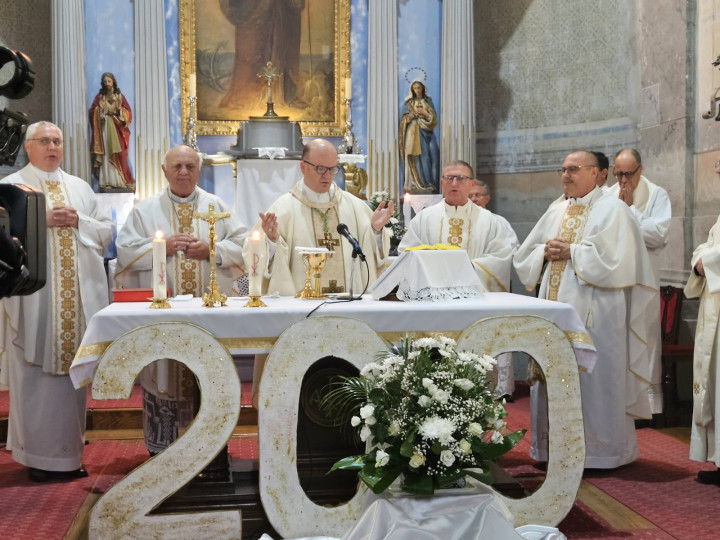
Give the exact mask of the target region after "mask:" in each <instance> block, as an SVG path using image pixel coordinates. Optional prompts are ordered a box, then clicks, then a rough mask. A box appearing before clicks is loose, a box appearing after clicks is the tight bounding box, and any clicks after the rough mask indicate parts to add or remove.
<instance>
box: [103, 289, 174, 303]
mask: <svg viewBox="0 0 720 540" xmlns="http://www.w3.org/2000/svg"><path fill="white" fill-rule="evenodd" d="M112 293H113V302H148V301H150V300H152V295H153V290H152V289H113V291H112ZM167 297H168V298H170V297H172V289H171V288H170V287H168V290H167Z"/></svg>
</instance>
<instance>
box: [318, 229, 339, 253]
mask: <svg viewBox="0 0 720 540" xmlns="http://www.w3.org/2000/svg"><path fill="white" fill-rule="evenodd" d="M317 243H318V245H321V246H322V245H324V246H325V247H326V248H327V249H328V251H333V252H334V251H335V248H334V247H333V246H337V245H338V244H340V240H338V239H337V238H333V237H332V235H331V234H330V233H329V232H327V231H325V234H324V238H318V239H317Z"/></svg>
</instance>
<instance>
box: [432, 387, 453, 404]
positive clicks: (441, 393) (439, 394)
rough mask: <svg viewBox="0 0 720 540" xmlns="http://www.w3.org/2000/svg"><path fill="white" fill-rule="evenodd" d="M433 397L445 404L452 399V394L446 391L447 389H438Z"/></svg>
mask: <svg viewBox="0 0 720 540" xmlns="http://www.w3.org/2000/svg"><path fill="white" fill-rule="evenodd" d="M433 399H434V400H435V401H437V402H438V403H442V404H443V405H444V404H445V403H447V402H448V400H449V399H450V394H449V393H448V392H446V391H445V390H437V391H436V392H435V393H434V394H433Z"/></svg>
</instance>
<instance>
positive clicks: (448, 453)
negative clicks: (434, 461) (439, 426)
mask: <svg viewBox="0 0 720 540" xmlns="http://www.w3.org/2000/svg"><path fill="white" fill-rule="evenodd" d="M440 461H442V462H443V465H445V466H446V467H449V466H450V465H452V464H453V463H455V454H453V453H452V450H443V451H442V452H440Z"/></svg>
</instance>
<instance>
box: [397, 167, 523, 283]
mask: <svg viewBox="0 0 720 540" xmlns="http://www.w3.org/2000/svg"><path fill="white" fill-rule="evenodd" d="M440 180H441V182H440V184H441V187H442V192H443V200H442V201H440V202H439V203H437V204H435V205H433V206H429V207H428V208H425V209H424V210H422V211H421V212H420V213H419V214H418V215H417V216H415V217H414V218H413V220H412V221H411V222H410V225H409V227H408V231H407V233H406V234H405V236H403V239H402V241H401V242H400V246H399V248H398V249H399V250H400V251H402V250H404V249H406V248H409V247H414V246H419V245H423V244H428V245H434V244H449V245H453V246H458V247H460V248H462V249H464V250H466V251H467V253H468V256H469V257H470V261H471V262H472V265H473V268H474V270H475V273H476V274H477V275H478V277H479V278H480V282H481V283H482V285H483V287H484V288H485V290H487V291H508V290H509V289H510V268H511V265H512V254H513V249H512V246H511V244H510V239H509V238H508V236H507V233H506V232H505V227H504V226H503V224H502V222H501V221H500V219H498V216H496V215H495V214H493V213H492V212H490V211H488V210H485V208H482V207H480V206H478V205H476V204H474V203H473V202H471V201H470V199H469V194H470V190H471V189H472V187H473V186H474V185H475V180H474V174H473V170H472V167H471V166H470V164H468V163H466V162H464V161H459V160H457V161H452V162H450V163H448V164H447V165H445V167H444V168H443V175H442V178H441V179H440Z"/></svg>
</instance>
